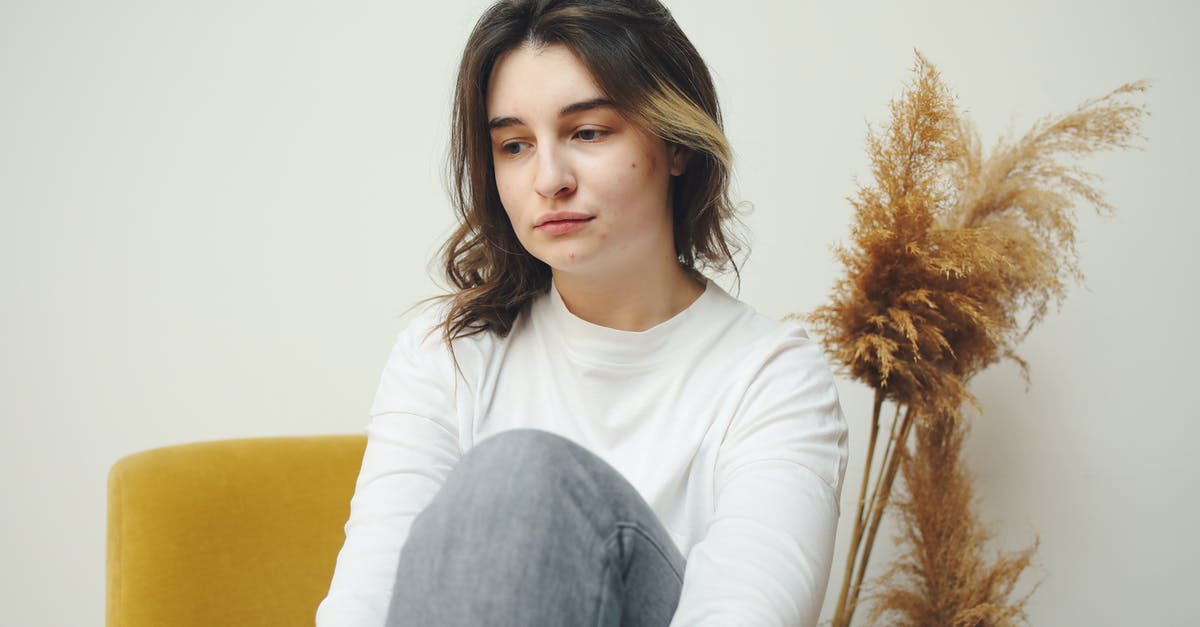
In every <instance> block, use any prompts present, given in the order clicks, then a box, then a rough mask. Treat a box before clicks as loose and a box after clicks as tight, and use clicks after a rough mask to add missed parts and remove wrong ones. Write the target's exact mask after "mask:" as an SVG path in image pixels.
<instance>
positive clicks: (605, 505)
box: [387, 429, 684, 627]
mask: <svg viewBox="0 0 1200 627" xmlns="http://www.w3.org/2000/svg"><path fill="white" fill-rule="evenodd" d="M683 571H684V558H683V556H682V555H681V554H680V553H679V550H678V549H677V548H676V547H675V544H674V542H672V540H671V538H670V536H668V534H667V531H666V529H664V528H663V526H662V523H661V522H660V521H659V520H658V517H657V516H656V515H655V513H654V511H653V510H652V509H651V508H650V506H649V505H648V504H647V503H646V501H645V500H644V499H643V498H642V497H641V495H640V494H638V492H637V490H636V489H634V487H633V486H632V485H630V483H629V482H628V481H627V480H626V479H625V478H624V477H622V476H621V474H620V473H619V472H617V470H616V469H614V468H613V467H612V466H610V465H609V464H608V463H606V462H605V461H604V460H602V459H600V458H599V457H597V456H596V455H594V454H593V453H591V452H590V451H588V450H587V449H585V448H583V447H581V446H579V445H578V444H575V443H574V442H571V441H569V440H567V439H565V438H563V437H560V436H558V435H554V434H552V433H549V432H546V431H539V430H534V429H517V430H513V431H506V432H503V433H500V434H497V435H495V436H492V437H490V438H487V439H485V440H483V441H482V442H480V443H479V444H478V445H477V446H475V447H474V448H473V449H471V450H470V451H469V452H468V453H467V454H466V455H464V456H463V458H462V459H460V460H459V461H458V463H457V464H456V465H455V467H454V470H453V471H452V472H451V473H450V475H449V477H448V478H447V480H446V482H445V483H444V484H443V485H442V488H441V489H440V490H439V491H438V494H437V496H436V497H435V498H434V499H433V500H432V501H431V502H430V504H429V505H428V506H427V507H426V508H425V509H424V510H423V511H422V512H421V513H420V514H419V515H418V516H417V517H416V519H415V520H414V521H413V524H412V528H411V530H410V532H409V537H408V539H407V540H406V541H405V545H404V549H403V551H402V552H401V554H400V564H399V568H398V572H397V578H396V587H395V590H394V593H393V596H392V603H391V607H390V609H389V612H388V622H387V625H388V627H481V626H488V627H508V626H512V627H542V626H545V627H550V626H553V627H563V626H576V625H580V626H588V627H591V626H593V625H595V626H597V627H601V626H602V627H618V626H620V627H666V625H667V624H668V623H670V622H671V616H672V615H673V614H674V613H675V608H676V606H677V605H678V603H679V593H680V589H681V587H682V584H683Z"/></svg>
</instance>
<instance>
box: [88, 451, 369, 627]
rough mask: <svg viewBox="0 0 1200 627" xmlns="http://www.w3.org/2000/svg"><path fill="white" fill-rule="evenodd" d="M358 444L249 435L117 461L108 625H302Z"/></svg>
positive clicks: (324, 579) (330, 546) (337, 543)
mask: <svg viewBox="0 0 1200 627" xmlns="http://www.w3.org/2000/svg"><path fill="white" fill-rule="evenodd" d="M365 445H366V438H365V437H363V436H313V437H287V438H256V439H244V440H226V441H217V442H202V443H196V444H185V445H180V446H169V447H165V448H159V449H153V450H149V451H144V452H141V453H136V454H133V455H130V456H128V457H125V458H123V459H121V460H120V461H118V462H117V463H116V464H115V465H114V466H113V468H112V471H111V473H110V474H109V481H108V572H107V578H108V605H107V625H108V627H150V626H155V627H157V626H168V625H169V626H171V627H190V626H192V625H195V626H200V625H203V626H204V627H214V626H217V625H220V626H223V627H224V626H240V625H256V626H257V625H265V626H284V625H312V624H313V616H314V615H315V613H316V609H317V604H318V603H320V601H321V599H322V598H323V597H324V595H325V592H326V591H327V590H328V589H329V579H330V577H331V576H332V574H333V565H334V560H335V559H336V557H337V553H338V550H339V548H340V547H341V545H342V542H343V540H344V535H343V531H342V527H343V525H344V524H345V522H346V518H347V516H348V515H349V511H350V509H349V508H350V497H351V495H352V494H353V492H354V481H355V478H356V476H357V474H358V469H359V466H360V465H361V463H362V454H363V447H364V446H365Z"/></svg>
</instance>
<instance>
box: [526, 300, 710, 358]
mask: <svg viewBox="0 0 1200 627" xmlns="http://www.w3.org/2000/svg"><path fill="white" fill-rule="evenodd" d="M720 289H721V288H720V287H718V286H717V285H716V284H715V283H713V282H712V280H710V279H705V282H704V291H702V292H701V293H700V295H699V296H697V297H696V299H695V300H693V301H692V302H691V304H689V305H688V306H687V307H684V308H683V310H682V311H680V312H679V313H677V314H675V315H674V316H671V317H670V318H668V319H666V320H664V321H662V322H660V323H658V324H656V325H654V326H653V327H650V328H649V329H646V330H644V331H624V330H621V329H613V328H611V327H606V326H601V325H598V324H595V323H592V322H588V321H587V320H584V319H583V318H580V317H579V316H576V315H575V314H573V313H571V310H569V309H567V305H566V303H565V302H563V299H562V295H561V294H559V293H558V288H557V287H556V286H555V285H554V282H553V281H551V282H550V290H549V293H548V294H547V296H546V298H545V299H543V300H544V302H545V309H546V313H547V314H548V315H547V318H549V321H550V323H551V324H552V325H553V327H554V330H555V332H556V335H558V337H559V338H560V339H561V341H562V342H563V344H564V345H565V346H566V348H567V350H568V351H570V353H571V355H572V356H573V357H574V358H576V359H578V360H581V361H586V362H592V363H595V364H604V365H608V366H638V365H652V364H655V363H658V362H659V361H661V360H662V359H663V358H665V357H666V356H668V355H670V354H671V353H672V352H674V349H675V346H673V344H675V343H679V342H680V339H681V338H686V337H687V335H688V334H687V333H686V331H685V329H686V328H687V327H688V326H689V323H690V322H692V321H694V320H695V318H696V317H697V316H698V315H699V312H700V311H702V310H703V309H704V308H706V307H707V306H708V303H709V302H710V301H712V300H713V299H714V298H717V297H718V295H717V292H719V291H720Z"/></svg>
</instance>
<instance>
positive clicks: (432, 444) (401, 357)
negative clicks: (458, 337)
mask: <svg viewBox="0 0 1200 627" xmlns="http://www.w3.org/2000/svg"><path fill="white" fill-rule="evenodd" d="M433 318H434V317H433V316H430V315H422V316H420V317H418V319H417V320H414V321H413V323H411V324H410V325H409V326H408V328H407V329H405V330H404V331H402V332H401V333H400V335H399V337H398V338H397V340H396V344H395V347H394V348H393V349H392V352H391V355H390V356H389V357H388V362H387V366H386V367H385V368H384V371H383V375H382V377H381V379H380V382H379V389H378V391H377V393H376V395H375V402H374V403H373V405H372V407H371V420H370V423H369V424H368V426H367V448H366V452H365V453H364V455H363V463H362V469H361V470H360V472H359V475H358V482H357V484H356V486H355V490H354V498H353V499H351V501H350V519H349V521H348V522H347V523H346V542H345V544H344V545H343V546H342V550H341V552H340V553H339V554H338V558H337V567H336V569H335V571H334V574H333V581H332V582H331V584H330V586H329V594H328V596H326V597H325V600H324V601H322V602H321V605H320V607H318V609H317V625H318V626H319V627H382V626H383V625H384V622H385V621H386V618H387V610H388V603H389V602H390V601H391V597H392V588H393V586H394V584H395V576H396V565H397V564H398V563H399V560H400V549H401V548H402V547H403V545H404V541H405V539H406V538H407V537H408V530H409V527H410V526H411V525H412V521H413V519H414V518H415V517H416V515H417V514H418V513H420V512H421V510H422V509H424V507H425V506H426V505H427V504H428V503H429V502H430V501H431V500H432V499H433V497H434V495H436V494H437V492H438V490H439V489H440V488H441V486H442V483H443V482H444V481H445V479H446V476H447V475H449V474H450V470H451V469H452V468H453V466H454V464H455V463H456V462H457V461H458V459H459V458H460V457H461V456H462V452H461V448H460V445H459V438H458V425H457V424H456V422H455V408H454V370H453V368H452V367H451V365H450V361H449V355H448V354H447V352H446V348H445V345H444V343H443V342H442V341H441V338H440V337H439V336H438V335H437V333H436V332H435V333H433V334H428V333H427V331H428V330H429V329H430V328H431V326H432V325H433V324H436V321H435V320H434V319H433Z"/></svg>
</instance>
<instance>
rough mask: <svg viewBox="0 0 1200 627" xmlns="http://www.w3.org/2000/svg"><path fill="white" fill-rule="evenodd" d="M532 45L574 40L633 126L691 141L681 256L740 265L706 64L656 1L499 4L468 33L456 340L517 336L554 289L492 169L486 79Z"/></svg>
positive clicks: (458, 121)
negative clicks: (520, 318)
mask: <svg viewBox="0 0 1200 627" xmlns="http://www.w3.org/2000/svg"><path fill="white" fill-rule="evenodd" d="M523 44H529V45H534V46H548V45H555V44H561V45H563V46H566V47H567V49H569V50H571V52H573V53H574V54H575V56H577V57H578V58H579V60H580V61H581V62H582V63H583V64H584V65H585V66H586V67H587V68H588V70H589V71H590V72H591V74H592V76H593V78H594V79H595V81H596V83H597V85H598V86H599V87H600V89H601V90H602V91H603V92H604V94H605V95H606V96H607V97H608V98H609V99H610V100H612V101H613V102H614V103H616V106H617V108H618V110H619V111H620V112H621V113H622V115H624V116H625V117H626V118H627V119H629V120H630V122H631V123H633V124H635V125H637V126H639V127H641V128H642V129H645V130H647V131H648V132H650V133H653V134H655V135H657V136H658V137H660V138H662V139H663V140H664V141H666V142H668V143H671V144H676V145H679V146H682V147H684V148H685V149H686V150H687V151H688V153H689V159H688V166H687V169H686V170H685V171H684V173H683V174H681V175H679V176H678V177H675V178H674V179H673V180H672V182H671V184H672V186H673V189H672V199H673V205H674V206H673V207H672V221H673V224H674V238H675V253H676V256H677V257H678V259H679V263H680V265H681V266H682V267H683V268H685V269H686V270H688V271H689V272H691V273H693V274H697V275H698V273H699V268H702V267H704V268H713V269H716V270H723V269H725V268H727V267H732V268H733V270H734V272H735V273H736V272H737V264H736V263H735V262H734V260H733V255H734V253H735V252H736V251H737V250H738V249H739V246H738V242H737V240H736V238H735V236H734V235H733V234H732V233H731V232H730V231H729V227H730V222H731V220H730V219H731V218H733V217H734V208H733V204H732V202H731V201H730V199H729V175H730V165H731V158H732V155H731V151H730V148H729V144H728V142H727V141H726V139H725V134H724V131H723V130H722V124H721V112H720V108H719V106H718V104H717V96H716V90H715V89H714V88H713V83H712V77H711V76H710V75H709V72H708V68H707V66H705V64H704V61H703V60H702V59H701V58H700V55H699V53H698V52H696V48H695V47H694V46H693V45H692V43H691V42H690V41H688V38H687V36H685V35H684V34H683V31H682V30H680V28H679V26H678V25H677V24H676V23H675V20H674V18H673V17H671V13H670V12H669V11H668V10H667V9H666V8H665V7H663V6H662V5H661V4H660V3H659V2H658V1H657V0H501V1H500V2H497V3H496V4H494V5H492V7H491V8H489V9H488V10H487V12H485V13H484V14H483V16H482V17H481V18H480V19H479V22H478V23H477V24H476V25H475V29H474V30H473V31H472V32H471V36H470V38H469V39H468V40H467V45H466V48H465V50H464V52H463V56H462V61H461V63H460V65H459V70H458V82H457V85H456V87H455V93H454V109H453V119H452V128H451V140H450V155H449V161H450V163H449V166H450V175H451V182H450V188H451V192H450V193H451V200H452V201H453V203H454V206H455V209H456V211H457V213H458V217H459V226H458V228H457V229H456V230H455V231H454V233H453V234H452V235H451V236H450V238H449V239H448V240H447V241H446V243H445V244H444V245H443V247H442V256H443V257H444V262H445V273H446V278H447V279H448V280H449V281H450V283H451V284H453V286H454V287H456V288H457V290H458V291H457V292H456V293H454V294H452V295H450V296H449V298H450V299H451V303H450V307H449V310H448V312H447V315H446V319H445V321H444V323H443V325H442V334H443V337H444V338H445V340H446V341H447V342H450V341H452V340H453V339H455V338H458V337H465V336H470V335H474V334H476V333H481V332H485V331H489V332H493V333H496V334H497V335H500V336H504V335H507V334H508V332H509V330H511V329H512V325H513V322H514V320H515V319H516V317H517V315H518V314H519V313H520V312H521V310H522V309H524V307H525V306H526V305H527V304H528V303H529V302H530V301H532V300H533V298H534V297H535V296H537V295H538V294H540V293H542V292H544V291H545V290H546V289H547V288H548V287H549V285H550V276H551V275H550V268H549V266H547V265H546V264H545V263H544V262H542V261H541V260H539V259H537V258H535V257H534V256H533V255H531V254H529V253H528V252H527V251H526V250H525V249H524V248H523V247H522V246H521V243H520V242H519V241H518V240H517V236H516V234H515V233H514V232H513V228H512V225H511V224H510V223H509V220H508V216H507V214H506V213H505V212H504V207H503V206H502V205H501V204H500V195H499V192H498V191H497V189H496V178H495V172H494V170H493V164H492V149H491V136H490V132H489V129H488V126H487V119H488V118H487V93H488V81H489V79H490V78H491V74H492V70H493V68H494V67H495V65H496V62H497V60H498V59H499V58H500V56H501V55H502V54H504V53H505V52H508V51H510V50H512V49H514V48H518V47H520V46H521V45H523Z"/></svg>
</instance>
